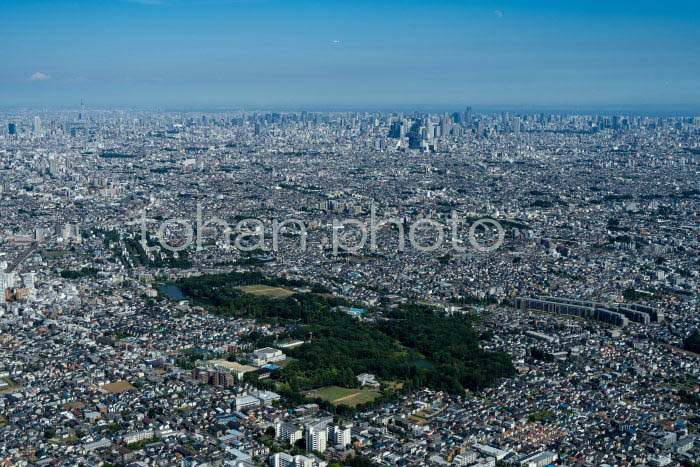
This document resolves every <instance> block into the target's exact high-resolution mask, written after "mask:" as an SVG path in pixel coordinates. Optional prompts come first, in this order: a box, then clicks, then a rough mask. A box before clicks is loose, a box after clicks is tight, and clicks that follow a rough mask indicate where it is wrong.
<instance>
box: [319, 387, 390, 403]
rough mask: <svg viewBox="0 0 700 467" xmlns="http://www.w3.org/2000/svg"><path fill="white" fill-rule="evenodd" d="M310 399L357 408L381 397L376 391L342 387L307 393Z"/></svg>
mask: <svg viewBox="0 0 700 467" xmlns="http://www.w3.org/2000/svg"><path fill="white" fill-rule="evenodd" d="M306 394H307V395H308V396H310V397H319V398H321V399H323V400H327V401H329V402H331V403H333V404H335V405H340V404H342V405H347V406H349V407H355V406H357V405H360V404H364V403H365V402H370V401H373V400H374V399H376V398H377V397H379V394H380V393H379V391H378V390H376V389H348V388H341V387H340V386H326V387H325V388H320V389H315V390H313V391H308V392H307V393H306Z"/></svg>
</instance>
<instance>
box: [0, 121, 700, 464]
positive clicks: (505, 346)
mask: <svg viewBox="0 0 700 467" xmlns="http://www.w3.org/2000/svg"><path fill="white" fill-rule="evenodd" d="M0 124H1V126H0V200H1V201H2V206H3V217H2V223H1V224H0V225H1V227H2V229H1V231H0V461H1V462H2V465H7V466H78V465H81V466H105V467H106V466H112V467H114V466H139V467H141V466H171V465H177V466H182V467H195V466H201V467H204V466H230V467H233V466H235V467H249V466H262V465H268V466H270V467H290V466H291V467H301V466H303V467H324V466H329V467H330V466H333V467H337V466H350V467H360V466H362V467H364V466H375V465H376V466H416V465H428V466H478V467H485V466H494V467H495V466H506V465H507V466H526V467H530V466H536V467H545V466H550V465H551V466H591V467H593V466H632V465H649V466H674V467H678V466H685V467H696V466H698V465H700V431H699V428H700V309H699V307H698V305H699V304H698V294H699V293H700V275H699V274H700V273H699V271H700V259H699V258H700V191H699V190H698V180H699V179H700V178H699V175H700V173H699V172H700V119H698V118H693V117H651V116H647V115H624V116H622V115H620V116H617V115H593V114H591V115H587V114H578V113H571V114H553V113H552V114H550V113H541V112H522V113H508V112H484V113H482V112H474V111H473V110H472V109H471V108H466V109H462V110H459V111H455V112H440V113H435V112H433V113H428V112H306V111H304V112H302V111H299V112H291V111H290V112H262V111H260V112H244V111H230V112H229V111H226V112H224V111H221V112H184V111H183V112H175V111H172V112H165V111H163V112H156V111H126V110H99V109H89V110H88V111H86V110H85V109H81V111H80V112H79V113H78V112H72V111H38V110H36V111H10V110H7V111H6V110H3V111H0ZM373 219H374V220H376V221H377V223H373ZM479 220H480V222H477V221H479ZM382 222H384V224H382ZM489 222H490V223H489ZM363 228H365V230H364V231H363ZM499 229H501V233H502V238H499ZM489 246H493V247H494V248H493V249H491V248H488V247H489Z"/></svg>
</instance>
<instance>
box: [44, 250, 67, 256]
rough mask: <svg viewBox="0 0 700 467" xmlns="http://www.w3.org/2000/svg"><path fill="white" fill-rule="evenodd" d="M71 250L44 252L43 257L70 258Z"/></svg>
mask: <svg viewBox="0 0 700 467" xmlns="http://www.w3.org/2000/svg"><path fill="white" fill-rule="evenodd" d="M70 253H71V252H70V250H43V251H42V252H41V256H43V257H44V258H60V257H62V256H68V255H69V254H70Z"/></svg>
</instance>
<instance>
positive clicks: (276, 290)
mask: <svg viewBox="0 0 700 467" xmlns="http://www.w3.org/2000/svg"><path fill="white" fill-rule="evenodd" d="M240 289H241V290H242V291H243V292H245V293H249V294H252V295H260V296H263V297H271V298H284V297H289V296H290V295H294V292H292V291H291V290H287V289H283V288H281V287H271V286H269V285H262V284H256V285H243V286H241V287H240Z"/></svg>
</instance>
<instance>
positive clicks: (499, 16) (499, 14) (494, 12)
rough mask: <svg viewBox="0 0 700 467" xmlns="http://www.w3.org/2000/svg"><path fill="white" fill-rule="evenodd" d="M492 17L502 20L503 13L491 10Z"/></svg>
mask: <svg viewBox="0 0 700 467" xmlns="http://www.w3.org/2000/svg"><path fill="white" fill-rule="evenodd" d="M493 15H494V16H495V17H496V18H503V12H502V11H501V10H493Z"/></svg>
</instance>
